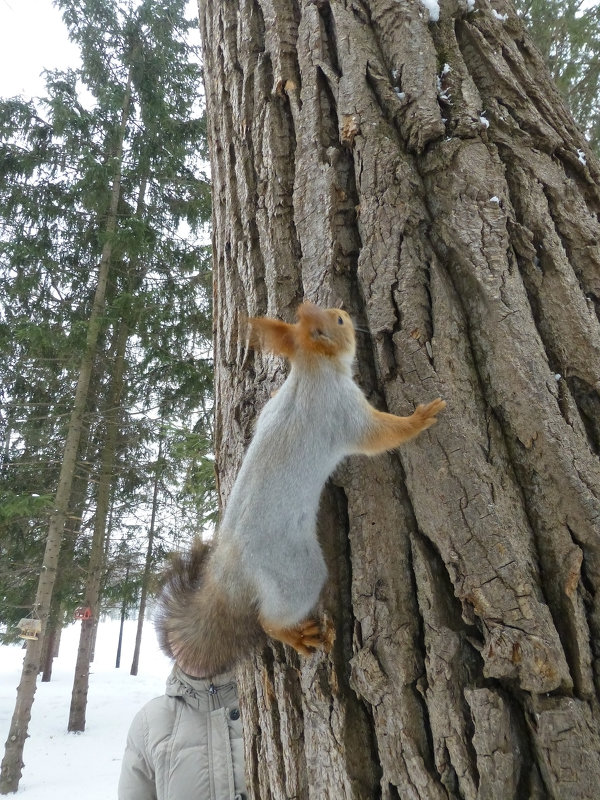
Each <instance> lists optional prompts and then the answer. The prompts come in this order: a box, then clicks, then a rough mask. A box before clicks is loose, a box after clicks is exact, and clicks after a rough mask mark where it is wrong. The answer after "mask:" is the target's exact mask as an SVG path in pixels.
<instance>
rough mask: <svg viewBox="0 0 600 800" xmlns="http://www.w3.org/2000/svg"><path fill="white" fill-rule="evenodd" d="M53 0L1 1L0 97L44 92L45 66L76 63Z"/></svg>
mask: <svg viewBox="0 0 600 800" xmlns="http://www.w3.org/2000/svg"><path fill="white" fill-rule="evenodd" d="M78 60H79V58H78V49H77V47H76V46H75V45H73V44H71V42H70V41H69V38H68V36H67V29H66V27H65V26H64V24H63V22H62V19H61V15H60V11H59V10H58V9H57V8H55V7H54V6H53V5H52V0H0V97H12V96H13V95H16V94H23V95H24V96H26V97H35V96H39V95H41V94H43V93H44V88H45V84H44V79H43V77H42V76H41V72H42V70H44V69H65V68H67V67H71V66H74V65H76V64H77V63H78Z"/></svg>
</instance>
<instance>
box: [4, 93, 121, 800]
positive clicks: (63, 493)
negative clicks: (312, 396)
mask: <svg viewBox="0 0 600 800" xmlns="http://www.w3.org/2000/svg"><path fill="white" fill-rule="evenodd" d="M130 100H131V80H129V82H128V84H127V89H126V91H125V96H124V100H123V108H122V113H121V121H120V128H119V138H118V144H117V147H116V153H115V163H116V164H117V169H116V173H115V177H114V179H113V185H112V189H111V198H110V205H109V209H108V215H107V220H106V227H105V233H106V242H105V244H104V247H103V250H102V256H101V259H100V265H99V267H98V281H97V284H96V291H95V294H94V300H93V304H92V310H91V313H90V318H89V321H88V330H87V337H86V345H85V351H84V355H83V358H82V361H81V368H80V371H79V377H78V381H77V388H76V390H75V399H74V401H73V410H72V412H71V417H70V419H69V427H68V430H67V436H66V441H65V450H64V454H63V461H62V464H61V470H60V475H59V480H58V489H57V492H56V498H55V502H54V511H53V513H52V515H51V517H50V525H49V529H48V537H47V539H46V549H45V552H44V560H43V563H42V569H41V572H40V579H39V583H38V589H37V593H36V598H35V604H34V609H35V612H36V613H37V615H38V617H39V618H40V620H41V623H42V632H41V634H40V638H39V639H37V640H30V641H29V642H28V644H27V651H26V654H25V658H24V661H23V671H22V673H21V682H20V683H19V686H18V688H17V701H16V704H15V710H14V713H13V717H12V720H11V725H10V729H9V732H8V739H7V741H6V746H5V752H4V758H3V760H2V772H1V774H0V794H8V793H9V792H16V791H17V789H18V786H19V780H20V779H21V773H22V769H23V747H24V745H25V739H26V738H27V730H28V727H29V720H30V719H31V707H32V705H33V700H34V697H35V690H36V678H37V674H38V672H39V668H40V656H41V646H42V640H43V636H44V632H45V628H46V620H47V617H48V613H49V610H50V603H51V600H52V590H53V588H54V581H55V578H56V569H57V565H58V557H59V553H60V546H61V542H62V536H63V531H64V528H65V522H66V519H67V512H68V508H69V500H70V497H71V488H72V485H73V478H74V474H75V465H76V458H77V451H78V448H79V439H80V436H81V431H82V428H83V418H84V414H85V407H86V401H87V394H88V387H89V383H90V377H91V374H92V368H93V364H94V358H95V355H96V345H97V342H98V337H99V335H100V330H101V327H102V317H103V312H104V300H105V295H106V288H107V284H108V273H109V267H110V262H111V257H112V243H113V234H114V232H115V230H116V226H117V208H118V204H119V198H120V195H121V161H122V156H123V141H124V137H125V131H126V126H127V119H128V116H129V104H130Z"/></svg>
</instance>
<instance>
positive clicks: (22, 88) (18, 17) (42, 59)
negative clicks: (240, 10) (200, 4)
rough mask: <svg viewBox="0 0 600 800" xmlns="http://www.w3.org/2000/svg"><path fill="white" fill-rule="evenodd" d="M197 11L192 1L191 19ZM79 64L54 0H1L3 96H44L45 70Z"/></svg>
mask: <svg viewBox="0 0 600 800" xmlns="http://www.w3.org/2000/svg"><path fill="white" fill-rule="evenodd" d="M195 13H197V6H196V4H195V2H194V0H190V2H189V3H188V10H187V16H188V18H191V17H192V15H193V14H195ZM199 38H200V37H199V35H198V40H199ZM78 63H79V55H78V49H77V47H76V46H75V45H74V44H71V42H70V41H69V38H68V36H67V29H66V27H65V25H64V24H63V21H62V18H61V14H60V11H59V10H58V9H57V8H55V7H54V5H53V4H52V0H0V97H12V96H14V95H17V94H23V95H24V96H26V97H36V96H39V95H42V94H44V88H45V83H44V79H43V77H41V72H42V70H44V69H66V68H67V67H72V66H76V65H77V64H78Z"/></svg>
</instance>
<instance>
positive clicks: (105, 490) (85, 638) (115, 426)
mask: <svg viewBox="0 0 600 800" xmlns="http://www.w3.org/2000/svg"><path fill="white" fill-rule="evenodd" d="M128 339H129V325H128V324H127V323H126V322H125V321H123V320H122V321H121V322H120V324H119V327H118V329H117V333H116V342H115V356H114V365H113V371H112V376H111V388H110V392H109V397H108V401H107V408H106V410H105V414H104V422H105V440H104V444H103V446H102V456H101V463H100V474H99V476H98V488H97V495H96V513H95V516H94V532H93V535H92V547H91V551H90V561H89V566H88V572H87V578H86V584H85V600H84V605H85V606H86V607H88V608H89V609H90V610H91V616H90V617H89V618H88V619H83V620H82V621H81V633H80V636H79V647H78V650H77V661H76V665H75V677H74V680H73V691H72V694H71V708H70V711H69V724H68V730H69V731H71V732H74V731H84V730H85V711H86V707H87V696H88V689H89V678H90V661H91V660H92V653H93V649H94V645H95V640H96V632H97V624H98V620H99V614H100V589H101V586H102V575H103V570H104V564H105V548H104V542H105V534H106V522H107V519H108V512H109V508H110V496H111V489H112V486H113V476H114V470H115V462H116V454H117V443H118V434H119V413H120V410H121V399H122V398H121V395H122V392H123V377H124V374H125V363H126V361H125V354H126V350H127V341H128Z"/></svg>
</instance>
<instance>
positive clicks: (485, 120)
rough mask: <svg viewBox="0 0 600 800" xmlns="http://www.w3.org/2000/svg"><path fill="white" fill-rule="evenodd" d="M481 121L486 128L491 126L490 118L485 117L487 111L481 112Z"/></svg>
mask: <svg viewBox="0 0 600 800" xmlns="http://www.w3.org/2000/svg"><path fill="white" fill-rule="evenodd" d="M479 122H481V124H482V125H483V127H484V128H489V127H490V121H489V119H486V118H485V111H482V112H481V116H480V117H479Z"/></svg>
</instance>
